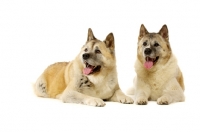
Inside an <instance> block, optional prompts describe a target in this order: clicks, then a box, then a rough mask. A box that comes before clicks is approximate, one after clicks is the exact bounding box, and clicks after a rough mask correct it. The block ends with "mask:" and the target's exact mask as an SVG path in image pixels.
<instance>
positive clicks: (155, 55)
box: [137, 24, 171, 69]
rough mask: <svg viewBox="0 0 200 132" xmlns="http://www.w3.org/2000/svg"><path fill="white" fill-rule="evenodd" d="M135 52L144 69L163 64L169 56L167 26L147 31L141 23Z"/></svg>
mask: <svg viewBox="0 0 200 132" xmlns="http://www.w3.org/2000/svg"><path fill="white" fill-rule="evenodd" d="M137 52H138V56H137V57H138V59H139V60H140V62H141V63H142V64H144V67H145V68H146V69H151V68H153V67H156V65H159V64H162V65H163V64H165V63H166V62H167V61H168V59H169V58H170V56H171V47H170V44H169V36H168V29H167V26H166V25H163V27H162V28H161V29H160V31H159V32H158V33H149V32H148V31H147V29H146V28H145V27H144V25H143V24H142V25H141V27H140V33H139V37H138V49H137Z"/></svg>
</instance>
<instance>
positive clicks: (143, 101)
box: [136, 96, 148, 105]
mask: <svg viewBox="0 0 200 132" xmlns="http://www.w3.org/2000/svg"><path fill="white" fill-rule="evenodd" d="M147 102H148V100H147V98H146V97H142V96H141V97H138V98H137V100H136V103H137V104H138V105H146V104H147Z"/></svg>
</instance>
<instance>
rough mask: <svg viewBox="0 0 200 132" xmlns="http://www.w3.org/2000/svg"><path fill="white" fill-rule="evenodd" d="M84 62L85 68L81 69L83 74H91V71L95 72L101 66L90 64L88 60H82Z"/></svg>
mask: <svg viewBox="0 0 200 132" xmlns="http://www.w3.org/2000/svg"><path fill="white" fill-rule="evenodd" d="M84 64H85V68H84V69H83V74H85V75H90V74H93V73H96V72H99V71H100V69H101V66H100V65H97V66H93V65H90V64H89V63H88V62H86V61H85V62H84Z"/></svg>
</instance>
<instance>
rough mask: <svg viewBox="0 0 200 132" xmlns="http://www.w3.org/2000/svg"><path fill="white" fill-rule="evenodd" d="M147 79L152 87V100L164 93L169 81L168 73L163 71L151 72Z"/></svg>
mask: <svg viewBox="0 0 200 132" xmlns="http://www.w3.org/2000/svg"><path fill="white" fill-rule="evenodd" d="M147 80H148V81H147V82H148V84H149V85H150V88H151V96H150V97H151V100H157V98H159V97H160V96H161V95H162V93H163V90H164V86H165V84H166V83H167V82H168V80H167V78H166V75H165V74H163V73H161V72H157V73H154V74H149V76H148V79H147Z"/></svg>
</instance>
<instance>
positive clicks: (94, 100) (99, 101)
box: [84, 98, 106, 107]
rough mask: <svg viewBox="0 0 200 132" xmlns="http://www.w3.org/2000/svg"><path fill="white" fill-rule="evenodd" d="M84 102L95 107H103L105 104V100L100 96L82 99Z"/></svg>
mask: <svg viewBox="0 0 200 132" xmlns="http://www.w3.org/2000/svg"><path fill="white" fill-rule="evenodd" d="M84 104H86V105H90V106H97V107H103V106H105V105H106V104H105V102H104V101H103V100H102V99H100V98H88V99H86V100H85V101H84Z"/></svg>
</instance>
